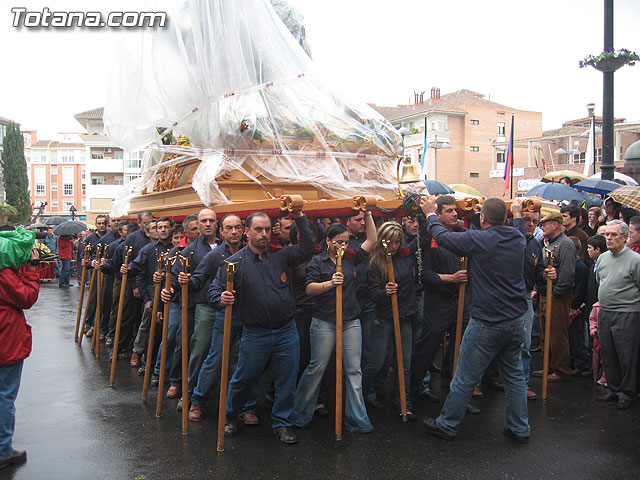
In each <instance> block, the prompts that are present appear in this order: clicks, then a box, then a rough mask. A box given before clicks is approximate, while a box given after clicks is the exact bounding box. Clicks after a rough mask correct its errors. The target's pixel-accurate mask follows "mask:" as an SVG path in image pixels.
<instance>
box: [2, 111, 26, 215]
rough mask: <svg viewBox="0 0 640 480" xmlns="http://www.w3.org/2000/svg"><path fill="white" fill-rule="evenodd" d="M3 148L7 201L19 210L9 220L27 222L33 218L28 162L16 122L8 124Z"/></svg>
mask: <svg viewBox="0 0 640 480" xmlns="http://www.w3.org/2000/svg"><path fill="white" fill-rule="evenodd" d="M2 148H3V151H2V170H3V180H4V191H5V196H6V200H5V201H6V203H8V204H10V205H13V206H14V207H16V209H17V210H18V213H17V215H10V216H9V221H10V222H12V223H21V222H27V221H29V219H30V218H31V200H30V198H29V180H28V178H27V162H26V161H25V159H24V139H23V138H22V134H21V133H20V129H19V128H18V126H17V125H16V124H15V123H10V124H9V125H8V127H7V133H6V134H5V136H4V140H3V142H2Z"/></svg>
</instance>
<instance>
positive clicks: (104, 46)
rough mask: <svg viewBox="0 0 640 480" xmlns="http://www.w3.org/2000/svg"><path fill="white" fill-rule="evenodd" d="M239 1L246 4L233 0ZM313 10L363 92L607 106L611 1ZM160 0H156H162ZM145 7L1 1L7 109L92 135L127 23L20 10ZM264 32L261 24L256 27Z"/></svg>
mask: <svg viewBox="0 0 640 480" xmlns="http://www.w3.org/2000/svg"><path fill="white" fill-rule="evenodd" d="M234 1H241V0H234ZM289 2H290V3H291V4H292V5H295V6H296V7H297V8H298V9H299V10H300V11H301V13H302V14H303V15H304V17H305V22H306V25H307V29H308V35H309V41H310V44H311V49H312V53H313V58H314V61H315V62H316V64H317V66H318V67H319V68H320V70H321V71H322V72H323V74H324V75H325V76H326V78H327V80H328V82H329V83H330V84H331V85H332V86H333V87H334V88H337V89H338V90H340V91H342V92H343V93H345V94H347V95H349V96H350V97H351V98H353V99H355V100H360V101H363V102H371V103H376V104H378V105H396V104H399V103H407V102H408V101H409V100H410V99H412V98H413V91H414V90H415V91H425V95H426V96H427V97H428V96H429V91H430V89H431V87H439V88H440V89H441V93H442V94H445V93H448V92H452V91H455V90H458V89H461V88H467V89H470V90H475V91H477V92H481V93H483V94H485V95H487V96H489V95H490V96H491V100H493V101H496V102H498V103H502V104H505V105H508V106H511V107H514V108H519V109H525V110H535V111H541V112H542V113H543V128H544V129H551V128H559V127H560V126H561V123H562V122H563V121H565V120H569V119H573V118H579V117H584V116H586V111H587V108H586V105H587V103H590V102H593V103H595V104H596V114H601V112H602V74H601V73H599V72H597V71H596V70H594V69H593V68H587V69H580V68H578V61H579V60H580V59H582V58H583V57H584V56H586V55H587V54H597V53H600V52H601V51H602V49H603V9H604V7H603V0H553V1H552V0H538V1H536V2H530V1H526V2H525V1H518V0H511V1H502V0H495V1H492V0H485V1H477V0H448V1H438V2H436V1H431V0H393V1H379V0H367V1H365V0H340V1H338V0H323V1H319V0H289ZM156 3H158V2H156ZM614 4H615V16H614V32H615V34H614V46H615V47H616V48H623V47H624V48H628V49H630V50H633V51H636V52H640V34H639V33H638V32H639V30H638V25H640V1H638V0H615V2H614ZM14 6H24V7H27V8H28V9H29V10H41V9H42V8H43V7H45V6H49V8H50V9H51V10H54V9H55V10H82V11H91V10H101V11H103V12H109V11H115V10H132V9H139V10H144V9H145V3H144V2H140V6H139V7H137V3H136V2H132V1H130V0H129V1H126V2H125V1H120V0H110V1H109V2H106V1H105V2H95V1H88V0H87V1H66V0H57V1H56V2H48V1H47V2H44V1H29V0H23V1H21V2H15V1H10V2H2V6H1V7H0V46H1V47H2V53H3V55H2V63H0V65H1V67H0V78H1V82H2V83H1V84H0V116H2V117H7V118H10V119H12V120H15V121H17V122H19V123H21V124H22V128H23V129H36V130H38V136H39V138H41V139H42V138H52V136H53V135H54V134H55V133H56V132H69V131H71V132H78V131H82V128H81V127H80V125H79V124H78V123H77V122H76V121H75V120H74V118H73V115H74V114H76V113H79V112H81V111H84V110H88V109H91V108H96V107H100V106H103V105H104V102H105V100H106V97H107V91H106V90H107V85H108V82H109V76H110V74H109V70H110V66H111V64H112V62H113V58H114V56H115V55H117V54H118V52H117V51H116V50H117V48H116V47H117V46H118V44H119V42H117V37H119V36H122V35H127V33H126V32H125V31H124V30H123V29H106V28H105V29H94V30H89V29H80V30H65V31H63V30H60V29H38V30H33V29H24V28H23V29H20V30H18V29H16V28H14V27H13V26H12V22H13V14H12V13H11V11H10V10H11V7H14ZM256 28H259V26H257V27H256ZM639 85H640V65H636V66H633V67H628V66H627V67H624V68H622V69H621V70H619V71H618V72H617V73H616V74H615V115H616V117H624V118H626V119H627V120H628V121H632V120H640V89H639V88H638V86H639Z"/></svg>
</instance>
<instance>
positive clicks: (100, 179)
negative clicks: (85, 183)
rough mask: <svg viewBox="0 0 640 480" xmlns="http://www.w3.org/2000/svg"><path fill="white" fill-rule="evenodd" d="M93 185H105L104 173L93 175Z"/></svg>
mask: <svg viewBox="0 0 640 480" xmlns="http://www.w3.org/2000/svg"><path fill="white" fill-rule="evenodd" d="M91 185H104V177H103V176H102V175H95V176H94V175H92V176H91Z"/></svg>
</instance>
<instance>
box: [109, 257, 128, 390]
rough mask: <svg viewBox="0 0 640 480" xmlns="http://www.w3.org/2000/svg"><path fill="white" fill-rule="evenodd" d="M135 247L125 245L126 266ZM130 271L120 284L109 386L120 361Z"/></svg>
mask: <svg viewBox="0 0 640 480" xmlns="http://www.w3.org/2000/svg"><path fill="white" fill-rule="evenodd" d="M132 250H133V248H132V247H125V253H124V266H125V267H128V266H129V256H130V255H131V252H132ZM128 276H129V273H128V272H127V273H123V274H122V283H121V284H120V298H118V316H117V317H116V335H115V338H114V339H113V351H112V352H111V376H110V377H109V386H110V387H113V386H114V385H115V381H116V362H117V361H118V342H120V327H121V325H122V307H123V306H124V295H125V293H126V290H127V277H128Z"/></svg>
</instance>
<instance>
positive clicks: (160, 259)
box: [142, 250, 167, 403]
mask: <svg viewBox="0 0 640 480" xmlns="http://www.w3.org/2000/svg"><path fill="white" fill-rule="evenodd" d="M166 259H167V254H165V253H161V254H158V251H157V250H156V260H157V263H158V269H157V270H156V273H159V274H161V273H162V266H163V264H164V262H165V260H166ZM161 289H162V282H158V283H156V286H155V291H154V292H153V306H152V309H151V325H150V326H149V344H148V345H147V361H146V364H145V369H144V380H143V381H142V403H147V393H148V392H149V382H150V381H151V370H153V368H154V366H155V363H154V362H152V361H151V360H152V359H153V355H152V354H153V342H154V340H155V337H156V317H157V316H158V305H159V303H160V290H161ZM152 364H153V365H152ZM158 385H159V384H158ZM158 390H162V388H161V387H160V388H158Z"/></svg>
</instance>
